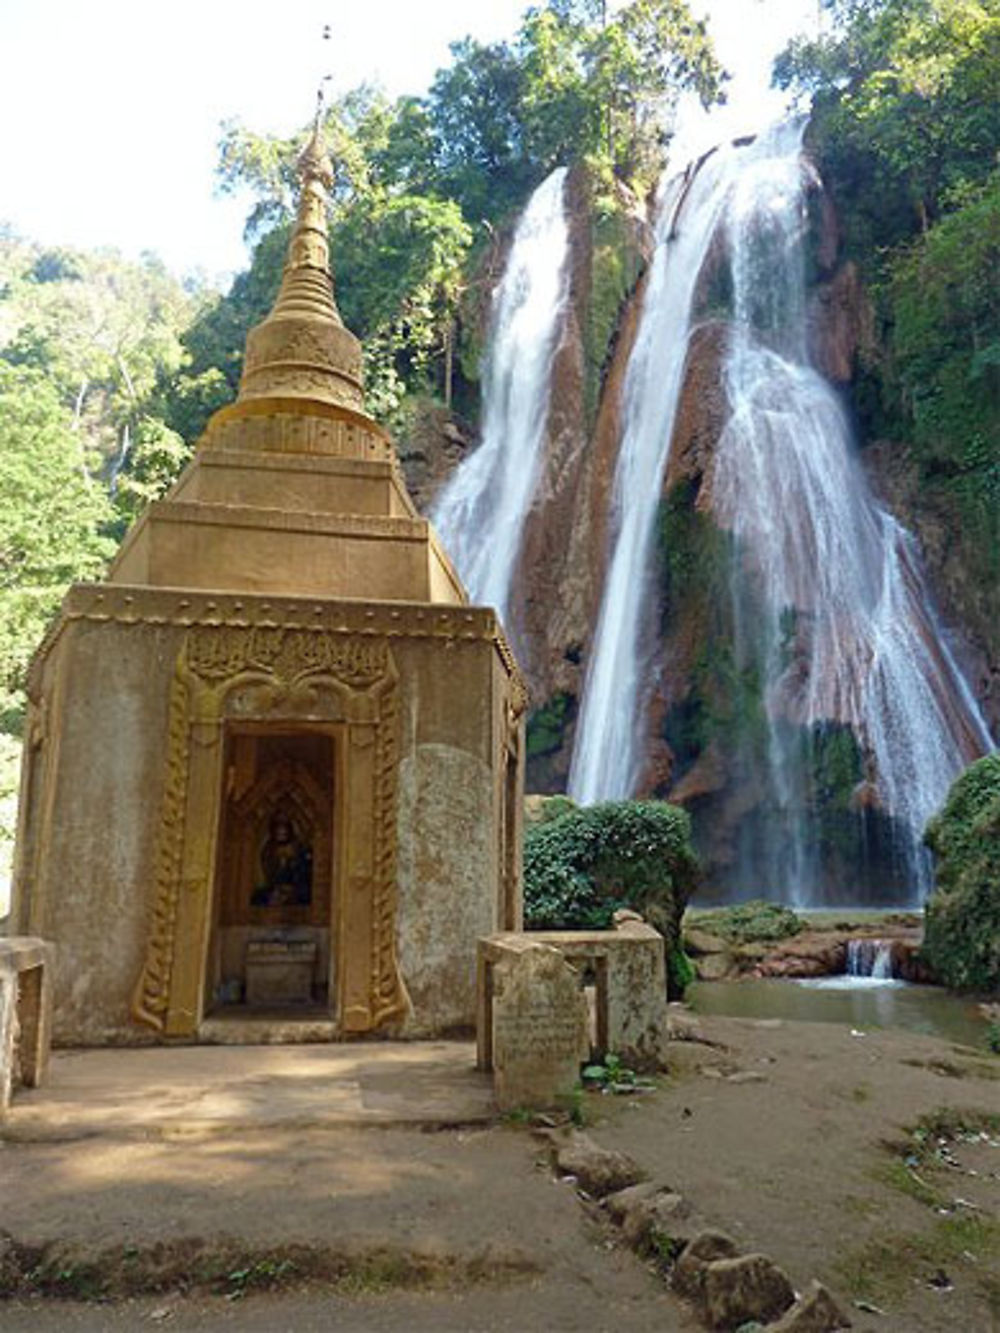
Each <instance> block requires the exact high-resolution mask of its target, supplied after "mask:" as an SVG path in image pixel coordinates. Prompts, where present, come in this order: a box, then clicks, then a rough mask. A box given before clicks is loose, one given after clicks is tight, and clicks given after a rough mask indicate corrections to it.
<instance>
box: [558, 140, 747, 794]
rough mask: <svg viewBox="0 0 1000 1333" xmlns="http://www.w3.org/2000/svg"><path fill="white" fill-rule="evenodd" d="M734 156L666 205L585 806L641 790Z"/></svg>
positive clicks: (621, 469)
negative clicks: (674, 516) (708, 276)
mask: <svg viewBox="0 0 1000 1333" xmlns="http://www.w3.org/2000/svg"><path fill="white" fill-rule="evenodd" d="M734 151H735V150H734V149H732V148H723V149H719V150H717V151H716V152H713V153H711V154H710V155H708V157H707V159H703V160H702V162H701V163H700V164H699V165H698V166H697V167H691V168H689V169H688V171H687V172H685V173H683V174H681V175H680V176H676V177H674V178H673V179H671V180H669V181H668V182H667V183H666V185H665V186H664V187H663V189H662V191H661V197H660V199H659V210H658V221H657V228H656V241H655V249H654V253H653V262H652V265H651V268H650V275H649V285H648V287H647V289H646V296H645V300H644V302H643V308H642V319H641V322H640V326H639V332H638V335H637V337H636V343H635V347H634V349H633V351H632V355H631V357H630V359H629V364H628V370H627V372H626V376H625V388H624V410H623V421H624V426H623V431H622V443H621V448H620V450H619V453H618V462H617V465H616V468H615V477H614V488H613V494H612V514H611V532H612V537H611V550H610V560H609V563H608V572H607V575H606V577H605V582H604V591H603V595H602V598H601V608H600V612H599V613H598V621H597V628H596V630H595V633H594V637H593V641H592V648H591V656H590V661H589V663H588V667H587V674H586V679H585V681H584V687H583V693H582V697H581V701H580V716H579V720H578V722H577V729H576V743H575V745H574V749H573V759H572V764H571V768H570V776H569V787H568V790H569V794H570V796H571V797H572V798H573V799H574V800H575V801H579V802H581V803H582V804H590V803H592V802H594V801H600V800H621V799H623V798H625V797H628V796H631V795H632V794H633V793H634V791H635V790H636V786H637V783H638V780H639V775H640V768H641V765H642V761H643V740H644V728H643V725H642V717H641V714H642V707H643V702H644V695H645V687H646V684H647V682H648V679H649V660H650V655H651V652H652V648H653V644H652V642H651V640H650V637H649V635H648V633H645V632H644V630H645V629H646V626H647V624H648V622H649V621H650V620H652V619H653V618H652V617H651V616H649V615H648V614H647V616H646V622H645V623H644V620H643V610H644V608H645V609H646V610H647V612H648V608H649V607H650V606H652V605H653V604H654V603H653V601H652V598H651V593H650V567H651V564H652V552H653V542H654V535H655V525H656V513H657V508H658V505H659V502H660V493H661V490H662V487H663V473H664V468H665V467H666V462H667V457H668V454H669V450H670V439H671V435H672V434H673V428H674V418H675V416H676V412H677V404H678V400H679V398H680V392H681V388H682V385H683V377H684V363H685V359H686V357H687V344H688V334H689V326H690V315H691V307H692V303H693V300H694V293H695V287H696V284H697V281H698V275H699V273H700V271H701V267H702V264H703V263H704V261H705V256H706V254H707V252H708V249H709V246H710V245H711V243H712V238H713V235H714V233H715V229H716V226H717V224H718V221H719V218H720V216H721V215H722V212H723V209H724V206H725V200H726V192H727V189H726V184H725V183H726V181H727V180H728V179H729V175H730V162H731V159H732V155H733V152H734Z"/></svg>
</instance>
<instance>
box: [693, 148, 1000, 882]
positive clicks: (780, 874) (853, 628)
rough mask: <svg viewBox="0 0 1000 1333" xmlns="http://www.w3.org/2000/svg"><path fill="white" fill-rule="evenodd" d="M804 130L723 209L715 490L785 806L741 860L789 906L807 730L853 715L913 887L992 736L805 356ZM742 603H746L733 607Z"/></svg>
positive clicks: (810, 824)
mask: <svg viewBox="0 0 1000 1333" xmlns="http://www.w3.org/2000/svg"><path fill="white" fill-rule="evenodd" d="M800 139H801V135H800V132H799V131H798V130H797V129H796V128H795V127H790V126H785V127H782V128H781V129H779V130H776V131H773V132H772V133H771V134H769V135H768V136H765V137H764V138H763V139H762V140H761V141H760V142H759V145H758V147H757V151H756V152H755V153H753V154H751V155H748V157H747V159H746V160H745V162H743V163H742V164H741V170H740V172H739V175H738V178H737V179H736V181H735V182H734V184H733V187H732V189H731V191H730V196H729V204H728V208H727V212H726V224H725V233H726V238H727V249H728V253H729V256H730V269H731V274H732V287H733V307H734V309H733V325H732V331H731V335H730V338H729V350H728V355H727V357H726V362H725V367H724V377H725V385H726V390H727V394H728V398H729V403H730V413H731V415H730V418H729V421H728V423H727V425H726V428H725V430H724V432H723V434H722V437H721V438H720V440H719V444H718V448H717V453H716V469H715V475H714V479H713V485H712V504H713V510H714V512H715V515H716V518H717V520H718V521H719V523H720V525H721V526H723V527H724V528H727V529H728V530H730V531H731V532H732V533H733V535H734V537H735V550H736V553H737V561H738V568H737V569H736V570H735V571H734V573H735V584H734V602H735V604H736V605H737V613H736V615H735V617H734V620H735V627H736V636H735V637H736V649H737V657H738V659H739V658H742V659H743V660H746V659H748V658H750V657H755V658H756V660H757V661H758V662H759V663H760V664H761V675H762V678H763V690H764V703H765V712H766V717H767V719H768V723H769V737H768V743H767V747H766V756H767V767H768V769H769V775H768V776H769V779H770V784H771V789H772V793H773V795H774V798H775V803H776V806H777V808H778V811H779V812H780V817H779V818H776V819H775V820H773V821H772V827H771V829H770V834H771V836H770V838H769V837H768V830H767V829H766V828H763V829H762V833H763V836H761V837H759V838H757V839H756V848H755V850H756V851H757V852H762V853H763V855H759V856H758V857H757V858H756V865H755V866H754V865H752V866H751V873H752V874H753V875H754V878H755V879H756V884H757V886H758V887H759V886H760V885H761V878H760V877H761V876H768V877H769V879H770V883H768V880H765V881H764V883H765V884H766V885H767V887H770V886H771V884H774V883H776V884H777V885H779V886H784V889H785V892H786V894H787V895H788V896H790V897H791V899H792V900H793V901H794V902H796V903H798V904H800V905H809V904H812V903H816V902H819V901H822V900H823V899H824V897H825V896H826V889H827V879H828V875H827V869H826V867H824V866H823V865H822V864H820V861H821V859H822V858H821V856H820V854H819V847H820V838H819V837H818V830H817V827H816V821H815V818H814V817H813V816H812V814H811V809H810V805H809V801H808V797H809V794H810V785H811V783H812V773H813V771H814V768H815V760H816V754H817V748H816V747H817V745H819V746H822V744H823V742H824V737H825V736H829V734H830V729H831V728H841V729H842V728H849V729H850V732H851V735H852V737H853V740H854V742H855V743H856V746H857V747H858V749H857V750H856V751H855V753H856V755H857V759H858V763H859V765H860V768H861V772H859V774H858V776H859V777H862V776H863V778H864V779H865V780H864V781H863V782H862V783H861V784H860V792H859V800H861V801H863V800H868V801H870V802H871V803H872V804H874V805H875V806H876V807H878V808H880V809H881V810H882V811H884V813H885V814H886V815H888V816H889V817H890V819H891V820H892V821H894V824H895V835H894V838H893V842H894V845H895V851H896V854H897V858H898V859H899V860H900V861H901V864H899V865H897V867H896V876H895V877H896V879H897V880H898V882H899V884H900V886H901V888H900V892H901V893H902V894H903V895H904V896H912V897H914V898H917V899H920V898H922V897H923V896H924V894H925V892H926V890H927V888H928V887H929V866H928V862H927V854H926V853H925V852H924V850H923V848H922V846H921V843H920V838H921V834H922V832H923V828H924V825H925V824H926V822H927V820H928V818H929V817H930V816H931V814H933V813H934V811H935V810H936V809H937V807H938V806H939V805H940V804H941V801H942V800H943V799H944V796H945V794H946V792H947V790H948V787H949V785H950V783H951V782H952V780H953V779H954V778H955V777H956V776H957V774H958V773H959V772H961V770H962V769H963V768H964V767H965V765H966V764H967V763H969V762H970V761H971V760H972V759H973V758H975V757H977V756H978V755H980V754H982V753H984V752H985V751H986V750H988V749H989V748H991V741H990V737H989V733H988V731H987V729H986V726H985V723H984V722H983V719H982V717H981V715H980V714H979V711H978V709H977V708H976V705H975V703H974V701H973V699H972V697H971V694H970V692H969V690H968V687H967V685H966V683H965V681H964V679H963V677H962V675H961V672H960V671H959V670H958V668H957V666H956V664H955V662H954V660H953V658H952V656H951V654H950V652H949V650H948V648H947V645H946V642H945V639H944V635H943V631H942V628H941V626H940V625H939V624H938V622H937V619H936V616H935V613H934V610H933V608H932V605H931V602H930V599H929V596H928V594H927V590H926V588H925V585H924V582H923V578H922V574H921V571H920V566H919V560H918V557H917V554H916V551H915V549H914V543H913V541H912V539H911V538H910V536H909V534H908V533H906V532H905V531H904V529H903V528H901V527H900V525H899V524H898V523H897V522H896V521H895V520H894V519H893V518H892V517H891V516H890V515H889V514H887V513H886V512H885V511H884V510H882V509H881V508H880V507H879V506H878V505H877V504H876V503H875V501H874V499H873V497H872V495H871V493H870V491H869V489H868V486H867V483H866V481H865V478H864V476H863V474H862V472H861V469H860V467H859V465H858V463H857V460H856V458H855V455H854V452H853V448H852V440H851V433H850V427H849V424H848V422H847V419H846V417H845V415H844V412H843V410H842V408H841V406H840V403H839V402H838V400H837V397H836V394H835V393H834V391H833V389H832V388H831V386H830V385H829V384H828V383H827V381H826V380H824V379H823V377H822V376H821V375H820V374H819V373H818V372H817V371H816V370H815V369H813V367H812V366H811V364H810V359H809V354H808V350H807V308H806V284H805V253H804V247H803V240H804V238H805V235H806V231H807V189H808V188H809V187H810V186H815V185H817V184H818V182H817V181H816V179H815V176H814V175H813V173H812V172H811V170H810V168H809V167H808V165H807V164H806V163H805V162H804V160H803V157H802V153H801V142H800ZM748 575H749V580H750V586H751V587H752V588H753V589H754V591H755V592H756V593H757V596H756V598H753V599H751V598H750V597H748V596H747V576H748ZM751 604H752V605H753V606H754V612H755V613H754V614H753V615H752V616H747V615H745V614H743V615H741V614H740V613H739V610H740V609H744V610H745V609H746V608H747V606H748V605H751ZM803 735H805V736H807V737H808V738H809V739H808V741H807V742H806V743H803ZM758 829H761V825H758ZM857 831H858V833H859V835H860V834H861V833H862V831H863V830H862V829H861V828H860V826H859V827H858V830H857ZM747 887H750V886H749V885H748V886H747ZM845 891H847V892H849V889H847V890H845Z"/></svg>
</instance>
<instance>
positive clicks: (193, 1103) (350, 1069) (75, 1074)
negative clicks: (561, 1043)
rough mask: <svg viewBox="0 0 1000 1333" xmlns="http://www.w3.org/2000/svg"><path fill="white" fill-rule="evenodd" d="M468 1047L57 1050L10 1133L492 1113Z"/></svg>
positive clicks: (146, 1132)
mask: <svg viewBox="0 0 1000 1333" xmlns="http://www.w3.org/2000/svg"><path fill="white" fill-rule="evenodd" d="M475 1059H476V1053H475V1047H474V1046H473V1044H472V1043H471V1042H365V1043H360V1042H359V1043H326V1044H322V1045H314V1046H308V1045H297V1046H177V1047H162V1046H158V1047H147V1048H142V1049H138V1050H137V1049H120V1048H119V1049H113V1048H112V1049H109V1048H103V1049H98V1050H62V1051H55V1052H53V1055H52V1062H51V1065H50V1069H49V1079H48V1083H47V1084H46V1085H45V1086H44V1087H42V1088H36V1089H30V1090H28V1089H26V1090H22V1091H20V1092H19V1093H18V1094H17V1096H16V1097H15V1099H14V1101H13V1103H12V1105H11V1108H10V1111H9V1113H8V1117H7V1119H6V1121H5V1122H4V1124H3V1127H2V1131H0V1133H2V1137H3V1138H5V1139H8V1140H14V1141H20V1142H45V1141H53V1140H66V1139H73V1138H90V1137H95V1136H99V1137H122V1136H124V1137H132V1136H141V1137H143V1138H149V1137H155V1136H163V1137H174V1136H182V1135H192V1134H198V1133H213V1132H226V1133H232V1132H237V1131H244V1130H261V1129H269V1128H283V1129H289V1128H296V1127H301V1128H303V1129H309V1128H323V1127H326V1126H348V1125H356V1126H365V1125H381V1126H387V1125H398V1126H406V1125H425V1124H427V1125H457V1124H474V1123H477V1122H485V1121H488V1120H490V1119H491V1118H492V1117H493V1116H494V1115H495V1108H494V1103H493V1090H492V1084H491V1081H490V1078H489V1075H487V1074H483V1073H480V1072H478V1071H477V1070H476V1068H475Z"/></svg>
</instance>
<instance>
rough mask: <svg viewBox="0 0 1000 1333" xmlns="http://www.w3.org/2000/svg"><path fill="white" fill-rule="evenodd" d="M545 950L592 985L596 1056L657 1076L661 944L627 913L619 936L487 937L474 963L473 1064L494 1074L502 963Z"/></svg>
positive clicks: (662, 1026)
mask: <svg viewBox="0 0 1000 1333" xmlns="http://www.w3.org/2000/svg"><path fill="white" fill-rule="evenodd" d="M534 944H547V945H550V946H552V947H553V948H556V949H558V950H559V952H560V953H561V954H562V955H563V957H564V958H565V960H566V962H567V963H569V964H570V965H571V966H573V967H574V968H576V969H577V971H578V972H579V973H580V974H581V978H582V977H584V976H587V975H588V974H589V975H590V976H592V977H593V983H594V992H595V997H594V998H595V1010H596V1012H595V1033H594V1041H593V1045H594V1048H595V1053H597V1054H600V1055H604V1054H607V1053H608V1052H609V1051H610V1052H613V1053H614V1054H615V1055H620V1056H621V1057H622V1058H623V1059H624V1060H625V1061H626V1063H628V1064H631V1065H633V1066H634V1067H636V1068H652V1067H655V1066H656V1065H657V1064H659V1063H660V1062H661V1060H662V1058H663V1055H664V1051H665V1046H666V1040H667V977H666V956H665V952H664V942H663V936H662V935H661V934H660V933H659V931H657V930H654V929H653V927H652V926H650V925H647V924H646V922H645V921H642V920H641V919H639V918H636V917H634V916H633V915H632V914H631V913H623V914H622V919H621V920H620V922H618V923H616V928H615V929H614V930H567V931H560V930H531V931H520V932H514V931H511V932H506V933H504V934H499V935H487V936H485V937H483V938H481V939H480V940H479V941H478V947H477V957H476V1057H477V1060H476V1062H477V1065H478V1067H479V1068H480V1069H484V1070H491V1069H493V1063H494V1062H493V969H494V968H495V967H496V966H497V965H498V964H499V963H500V962H501V961H502V960H503V959H504V958H508V957H511V956H512V955H514V954H516V953H519V952H522V951H523V950H525V949H529V948H530V947H531V946H532V945H534Z"/></svg>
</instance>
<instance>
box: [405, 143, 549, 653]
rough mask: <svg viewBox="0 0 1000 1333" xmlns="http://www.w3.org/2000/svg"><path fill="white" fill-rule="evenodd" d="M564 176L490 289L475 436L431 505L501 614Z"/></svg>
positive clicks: (471, 581)
mask: <svg viewBox="0 0 1000 1333" xmlns="http://www.w3.org/2000/svg"><path fill="white" fill-rule="evenodd" d="M565 181H566V170H565V168H563V167H559V168H557V170H555V171H553V172H552V174H551V175H550V176H548V177H547V178H546V179H545V180H544V181H543V182H542V184H541V185H540V186H539V187H538V189H537V190H536V191H535V193H534V194H533V195H532V196H531V199H530V200H529V202H528V206H527V208H526V209H525V211H524V213H523V214H522V216H521V220H520V222H519V223H518V226H517V230H516V232H515V234H514V240H513V244H512V246H511V251H510V256H509V258H508V260H507V266H506V269H505V271H504V276H503V278H502V280H501V281H500V283H499V284H498V285H497V287H496V289H495V290H494V293H493V309H492V315H491V327H490V337H489V344H488V352H487V357H486V365H485V372H484V380H483V438H482V443H481V444H480V446H479V448H478V449H476V451H475V452H474V453H473V454H471V455H470V456H469V458H468V459H466V460H465V461H464V462H463V464H462V465H461V467H459V468H458V469H457V471H456V472H455V473H454V474H453V476H452V477H451V478H450V480H449V481H448V484H447V485H446V486H445V488H444V490H443V491H442V493H441V495H440V496H439V498H438V499H437V501H436V502H435V504H434V507H433V510H432V512H431V518H432V520H433V522H434V525H435V526H436V528H437V529H438V532H439V533H440V534H441V537H442V540H443V542H444V545H445V547H446V549H447V550H448V551H449V552H450V553H451V555H452V558H453V559H454V561H455V565H456V567H457V569H458V572H459V574H460V575H461V577H462V579H463V581H464V583H465V585H466V588H467V589H468V592H469V596H470V598H471V599H472V601H473V602H475V603H479V604H484V605H488V606H495V607H496V608H497V610H498V611H499V612H500V616H501V619H502V620H504V621H505V622H506V621H507V620H508V619H509V618H510V613H511V609H512V608H511V606H510V592H511V585H512V581H513V576H514V571H515V569H516V566H517V559H518V554H519V551H520V545H521V534H522V530H523V528H524V520H525V517H526V515H527V513H528V510H529V509H530V507H531V502H532V498H533V495H534V491H535V485H536V481H537V477H538V465H539V462H540V457H541V448H542V442H543V440H544V436H545V426H546V420H547V417H548V408H549V385H550V380H551V370H552V361H553V357H554V356H555V352H556V350H557V348H558V345H559V336H560V331H561V325H562V315H563V312H564V310H565V306H566V298H567V293H568V275H567V272H566V269H567V265H566V257H567V254H568V250H569V224H568V221H567V217H566V208H565V202H564V194H565ZM508 628H510V626H508Z"/></svg>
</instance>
